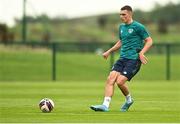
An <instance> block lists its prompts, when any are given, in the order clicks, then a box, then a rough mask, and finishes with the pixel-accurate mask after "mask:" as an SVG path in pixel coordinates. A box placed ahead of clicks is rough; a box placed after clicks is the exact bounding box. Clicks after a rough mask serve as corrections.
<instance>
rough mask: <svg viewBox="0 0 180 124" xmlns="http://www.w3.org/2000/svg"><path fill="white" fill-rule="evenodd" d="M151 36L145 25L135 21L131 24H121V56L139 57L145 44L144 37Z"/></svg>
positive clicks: (128, 57)
mask: <svg viewBox="0 0 180 124" xmlns="http://www.w3.org/2000/svg"><path fill="white" fill-rule="evenodd" d="M147 37H149V33H148V32H147V30H146V29H145V26H144V25H142V24H140V23H138V22H137V21H133V22H132V23H131V24H121V25H120V26H119V39H120V40H121V43H122V45H121V49H120V57H121V58H127V59H138V53H139V52H140V50H141V49H142V48H143V46H144V39H146V38H147Z"/></svg>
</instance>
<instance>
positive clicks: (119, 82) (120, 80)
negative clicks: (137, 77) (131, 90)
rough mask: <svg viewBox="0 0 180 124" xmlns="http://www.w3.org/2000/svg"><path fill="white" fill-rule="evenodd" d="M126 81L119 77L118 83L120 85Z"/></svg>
mask: <svg viewBox="0 0 180 124" xmlns="http://www.w3.org/2000/svg"><path fill="white" fill-rule="evenodd" d="M125 82H126V79H124V78H118V79H117V82H116V83H117V85H118V86H122V85H124V83H125Z"/></svg>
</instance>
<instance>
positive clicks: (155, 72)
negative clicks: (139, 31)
mask: <svg viewBox="0 0 180 124" xmlns="http://www.w3.org/2000/svg"><path fill="white" fill-rule="evenodd" d="M112 45H113V44H112V43H94V42H92V43H84V42H83V43H68V42H67V43H50V44H45V43H32V42H27V43H26V44H23V43H13V44H5V45H3V44H1V50H0V60H1V62H0V68H1V70H0V80H1V81H6V80H7V81H8V80H54V81H55V80H105V79H106V76H107V74H108V73H109V68H111V67H112V64H113V63H114V61H115V60H116V59H118V57H119V56H118V52H116V53H113V54H111V57H110V59H108V61H107V62H105V61H104V60H103V59H102V57H100V56H98V55H100V54H102V52H103V50H107V49H109V48H110V47H111V46H112ZM13 49H14V50H13ZM179 49H180V44H154V46H153V48H152V49H151V50H150V51H149V52H148V54H147V56H148V58H149V63H148V64H147V65H145V66H143V69H141V71H140V74H138V75H137V76H136V77H135V79H137V80H138V79H141V80H142V79H144V80H164V79H166V80H179V79H180V77H179V73H180V64H179V63H180V51H179ZM18 51H19V52H18ZM9 54H10V55H9ZM100 58H101V59H100ZM108 63H109V66H108ZM16 66H17V67H16Z"/></svg>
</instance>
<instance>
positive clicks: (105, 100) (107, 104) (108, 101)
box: [103, 97, 111, 108]
mask: <svg viewBox="0 0 180 124" xmlns="http://www.w3.org/2000/svg"><path fill="white" fill-rule="evenodd" d="M110 102H111V97H104V102H103V105H105V106H106V107H107V108H109V105H110Z"/></svg>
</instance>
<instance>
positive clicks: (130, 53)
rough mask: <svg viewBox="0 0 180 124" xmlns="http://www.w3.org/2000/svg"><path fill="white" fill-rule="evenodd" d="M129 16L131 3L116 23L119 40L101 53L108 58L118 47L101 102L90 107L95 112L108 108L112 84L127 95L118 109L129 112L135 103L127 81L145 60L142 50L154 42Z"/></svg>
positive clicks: (142, 26)
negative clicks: (116, 56)
mask: <svg viewBox="0 0 180 124" xmlns="http://www.w3.org/2000/svg"><path fill="white" fill-rule="evenodd" d="M132 15H133V11H132V8H131V7H130V6H128V5H126V6H124V7H122V8H121V10H120V18H121V20H122V22H123V23H122V24H121V25H120V26H119V40H118V41H117V42H116V44H115V45H114V46H113V47H112V48H110V49H109V50H107V51H106V52H104V53H103V57H104V58H105V59H107V58H108V56H109V55H110V54H111V53H112V52H114V51H116V50H118V49H120V59H119V60H117V61H116V63H115V64H114V66H113V67H112V70H111V72H110V74H109V76H108V78H107V82H106V85H105V94H104V95H105V96H104V101H103V104H102V105H92V106H90V108H91V109H92V110H94V111H109V105H110V102H111V98H112V96H113V93H114V85H115V83H116V84H117V86H118V87H119V89H120V90H121V92H122V94H123V95H124V96H125V98H126V101H125V103H124V104H123V105H122V107H121V108H120V111H122V112H126V111H128V109H129V107H130V106H131V105H132V104H133V102H134V100H133V98H132V96H131V94H130V92H129V89H128V85H127V83H126V81H130V80H131V79H132V78H133V77H134V76H135V75H136V74H137V72H138V71H139V70H140V67H141V64H146V63H147V62H148V59H147V58H146V56H145V53H146V52H147V51H148V50H149V49H150V47H151V46H152V43H153V42H152V38H151V37H150V35H149V33H148V32H147V30H146V28H145V26H144V25H142V24H141V23H139V22H137V21H134V20H133V18H132Z"/></svg>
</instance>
